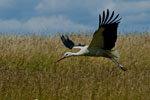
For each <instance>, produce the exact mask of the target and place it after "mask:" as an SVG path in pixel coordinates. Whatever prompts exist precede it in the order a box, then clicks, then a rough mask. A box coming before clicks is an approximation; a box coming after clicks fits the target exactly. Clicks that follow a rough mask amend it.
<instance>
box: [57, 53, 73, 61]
mask: <svg viewBox="0 0 150 100" xmlns="http://www.w3.org/2000/svg"><path fill="white" fill-rule="evenodd" d="M71 56H73V54H72V53H71V52H66V53H65V54H64V55H63V56H62V57H61V58H60V59H58V60H57V61H56V62H59V61H61V60H63V59H65V58H68V57H71Z"/></svg>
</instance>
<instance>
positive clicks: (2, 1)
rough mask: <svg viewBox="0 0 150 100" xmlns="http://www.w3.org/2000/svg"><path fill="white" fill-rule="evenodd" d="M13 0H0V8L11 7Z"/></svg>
mask: <svg viewBox="0 0 150 100" xmlns="http://www.w3.org/2000/svg"><path fill="white" fill-rule="evenodd" d="M12 4H13V0H0V8H9V7H12Z"/></svg>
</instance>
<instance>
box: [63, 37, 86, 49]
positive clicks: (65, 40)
mask: <svg viewBox="0 0 150 100" xmlns="http://www.w3.org/2000/svg"><path fill="white" fill-rule="evenodd" d="M61 40H62V42H63V44H64V45H65V46H66V47H67V48H69V49H72V48H79V49H81V48H82V47H84V46H85V45H81V44H78V45H75V44H74V42H73V41H72V40H70V39H69V37H68V36H67V35H62V36H61Z"/></svg>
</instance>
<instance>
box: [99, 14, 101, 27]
mask: <svg viewBox="0 0 150 100" xmlns="http://www.w3.org/2000/svg"><path fill="white" fill-rule="evenodd" d="M100 26H101V15H100V14H99V27H100Z"/></svg>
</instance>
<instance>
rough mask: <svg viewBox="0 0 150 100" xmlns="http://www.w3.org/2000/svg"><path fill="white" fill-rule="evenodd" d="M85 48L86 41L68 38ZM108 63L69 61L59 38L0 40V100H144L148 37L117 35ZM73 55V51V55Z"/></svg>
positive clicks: (148, 96) (149, 71)
mask: <svg viewBox="0 0 150 100" xmlns="http://www.w3.org/2000/svg"><path fill="white" fill-rule="evenodd" d="M70 38H71V39H72V40H74V41H75V42H76V43H80V42H81V43H83V44H88V43H90V41H91V38H92V37H91V36H89V35H70ZM114 49H117V50H118V51H119V52H120V55H121V58H119V59H117V60H118V61H119V62H120V63H121V64H122V65H124V66H125V67H126V68H127V69H128V71H126V72H123V71H122V70H120V69H119V68H118V67H117V66H116V65H115V64H114V63H113V62H112V61H111V60H109V59H106V58H98V57H95V58H94V57H72V58H68V59H65V60H63V61H61V62H59V63H57V64H56V63H54V62H55V61H56V60H57V59H58V58H59V57H61V56H62V55H63V53H64V52H66V51H70V50H69V49H67V48H65V47H64V45H63V44H62V43H61V40H60V38H59V36H53V37H52V36H51V37H50V36H49V37H46V36H9V35H8V36H5V35H1V36H0V100H35V99H38V100H150V35H149V34H144V35H135V34H134V35H122V36H119V37H118V40H117V42H116V47H115V48H114ZM73 51H74V52H75V51H77V50H73Z"/></svg>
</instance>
